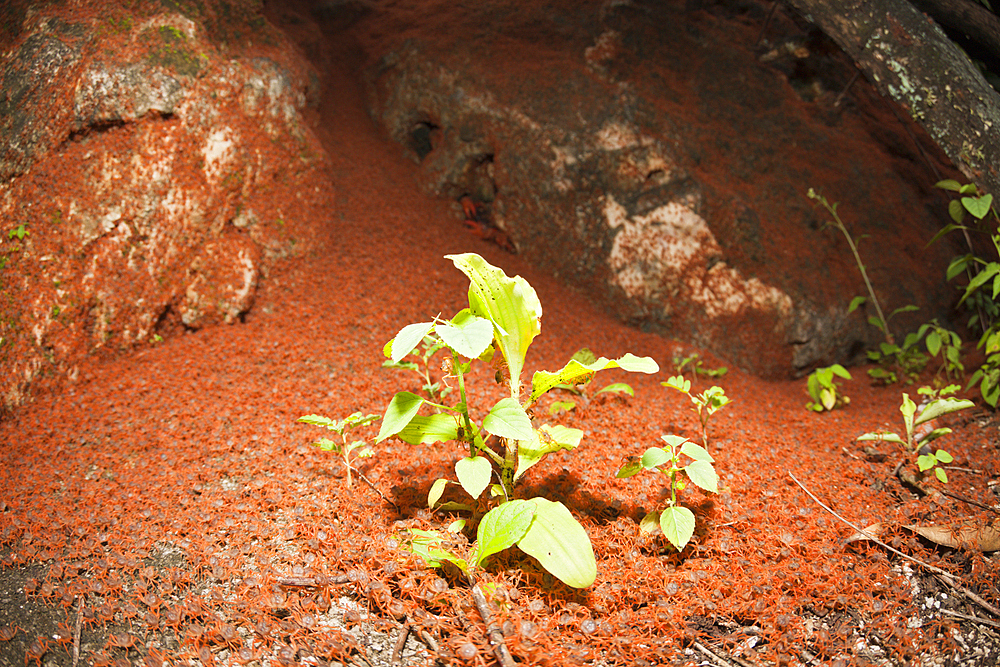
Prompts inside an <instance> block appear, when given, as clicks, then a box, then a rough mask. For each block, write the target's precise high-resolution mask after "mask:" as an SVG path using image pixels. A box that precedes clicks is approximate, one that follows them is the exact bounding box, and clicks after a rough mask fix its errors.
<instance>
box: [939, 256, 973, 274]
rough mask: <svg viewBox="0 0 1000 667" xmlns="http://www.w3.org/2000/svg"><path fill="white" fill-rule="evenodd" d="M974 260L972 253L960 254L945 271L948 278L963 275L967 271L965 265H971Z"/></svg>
mask: <svg viewBox="0 0 1000 667" xmlns="http://www.w3.org/2000/svg"><path fill="white" fill-rule="evenodd" d="M971 260H972V255H960V256H958V257H955V258H954V259H953V260H951V264H949V265H948V269H947V271H945V276H946V277H947V279H948V280H952V279H954V278H955V276H957V275H961V274H962V273H964V272H965V267H967V266H968V265H969V262H970V261H971Z"/></svg>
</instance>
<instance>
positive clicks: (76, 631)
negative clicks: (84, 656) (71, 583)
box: [73, 595, 86, 667]
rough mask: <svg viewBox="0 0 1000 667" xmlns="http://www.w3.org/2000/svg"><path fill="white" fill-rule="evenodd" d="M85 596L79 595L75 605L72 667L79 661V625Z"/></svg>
mask: <svg viewBox="0 0 1000 667" xmlns="http://www.w3.org/2000/svg"><path fill="white" fill-rule="evenodd" d="M85 599H86V598H85V596H83V595H81V596H80V604H79V605H77V607H76V623H75V624H74V625H73V667H76V666H77V664H78V663H79V662H80V626H81V625H82V624H83V603H84V600H85Z"/></svg>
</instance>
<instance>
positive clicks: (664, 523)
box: [660, 505, 694, 551]
mask: <svg viewBox="0 0 1000 667" xmlns="http://www.w3.org/2000/svg"><path fill="white" fill-rule="evenodd" d="M660 530H662V531H663V534H664V535H665V536H666V538H667V539H668V540H669V541H670V543H671V544H673V545H674V547H675V548H676V549H677V551H683V550H684V547H685V546H687V543H688V542H690V541H691V536H692V535H694V513H693V512H692V511H691V510H689V509H688V508H686V507H680V506H679V505H674V506H673V507H668V508H666V509H665V510H662V511H661V512H660Z"/></svg>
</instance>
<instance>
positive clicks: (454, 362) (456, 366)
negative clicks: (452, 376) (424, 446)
mask: <svg viewBox="0 0 1000 667" xmlns="http://www.w3.org/2000/svg"><path fill="white" fill-rule="evenodd" d="M451 367H452V370H454V371H456V372H457V373H458V394H459V396H460V397H461V399H462V403H461V405H462V406H463V409H462V419H463V420H464V421H465V432H466V434H467V435H468V437H469V456H470V457H474V456H475V455H476V437H475V435H474V432H473V430H472V420H471V419H469V403H468V401H467V400H466V397H465V375H464V374H463V373H462V365H461V364H460V363H459V360H458V355H457V354H455V353H454V352H452V353H451Z"/></svg>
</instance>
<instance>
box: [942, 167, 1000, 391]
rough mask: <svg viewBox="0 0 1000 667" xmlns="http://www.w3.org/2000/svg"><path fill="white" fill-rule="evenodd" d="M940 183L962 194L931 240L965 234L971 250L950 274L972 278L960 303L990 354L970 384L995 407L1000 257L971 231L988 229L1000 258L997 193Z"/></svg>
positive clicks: (999, 374) (999, 386)
mask: <svg viewBox="0 0 1000 667" xmlns="http://www.w3.org/2000/svg"><path fill="white" fill-rule="evenodd" d="M936 186H937V187H939V188H942V189H944V190H949V191H951V192H955V193H957V194H958V198H957V199H953V200H952V201H951V202H949V204H948V213H949V215H950V216H951V219H952V220H953V221H954V222H953V223H952V224H949V225H947V226H945V227H944V229H942V230H941V231H940V232H939V233H938V234H937V236H935V237H934V238H933V239H932V240H931V243H933V242H934V241H936V240H937V239H939V238H940V237H942V236H944V235H945V234H948V233H950V232H952V231H955V230H960V231H961V232H962V234H963V235H964V236H965V240H966V243H967V244H968V246H969V250H970V252H969V253H968V254H966V255H960V256H958V257H955V258H954V259H952V261H951V263H950V264H949V265H948V270H947V273H946V276H947V278H948V280H954V279H955V278H957V277H958V276H960V275H963V274H964V275H965V276H967V278H968V283H967V284H966V286H965V289H964V291H963V293H962V298H961V299H960V301H959V303H960V305H962V304H964V305H965V306H967V307H968V308H969V309H970V310H971V311H972V312H973V315H972V316H971V317H970V319H969V323H968V326H969V328H970V329H973V328H976V329H978V330H979V331H982V336H981V337H980V339H979V344H978V347H979V348H980V349H982V350H983V351H984V352H985V354H986V361H985V363H984V364H983V365H982V366H981V367H980V368H979V369H978V370H976V372H975V373H973V374H972V377H971V379H970V380H969V384H968V387H967V388H971V387H974V386H976V385H977V384H978V385H979V391H980V393H981V395H982V397H983V400H984V401H985V402H986V403H987V404H988V405H989V406H990V407H992V408H996V407H997V402H998V400H1000V301H998V298H997V297H998V296H1000V261H996V260H993V261H988V260H986V259H985V258H982V257H979V256H978V255H976V254H975V252H974V246H973V243H972V239H971V237H970V232H978V233H986V234H987V235H988V236H989V238H990V240H991V241H992V243H993V247H994V249H995V250H996V253H997V260H1000V226H998V223H1000V213H998V212H997V207H996V206H995V205H994V202H993V195H991V194H989V193H985V194H984V193H981V192H980V191H979V189H978V188H977V187H976V185H975V184H974V183H967V184H965V185H963V184H961V183H959V182H958V181H953V180H944V181H940V182H939V183H937V184H936ZM966 215H970V216H972V219H973V221H974V222H973V224H972V225H966V224H965V218H966Z"/></svg>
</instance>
